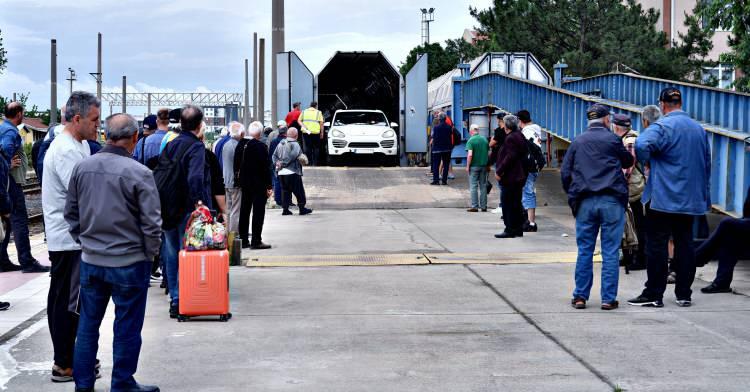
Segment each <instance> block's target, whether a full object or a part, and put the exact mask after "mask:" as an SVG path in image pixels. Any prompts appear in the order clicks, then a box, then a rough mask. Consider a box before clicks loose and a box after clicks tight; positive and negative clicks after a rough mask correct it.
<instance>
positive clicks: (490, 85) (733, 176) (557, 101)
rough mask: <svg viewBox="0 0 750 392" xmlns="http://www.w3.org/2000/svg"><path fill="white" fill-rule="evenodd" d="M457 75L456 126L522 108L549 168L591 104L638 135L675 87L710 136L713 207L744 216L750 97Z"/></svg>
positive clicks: (618, 82)
mask: <svg viewBox="0 0 750 392" xmlns="http://www.w3.org/2000/svg"><path fill="white" fill-rule="evenodd" d="M459 69H460V70H461V74H460V75H459V76H456V77H454V78H453V80H452V83H453V102H452V103H453V105H452V108H453V110H452V112H453V113H452V115H453V120H454V123H455V124H457V125H458V124H465V123H464V121H465V120H467V119H468V118H469V116H470V115H472V114H473V113H477V112H485V113H486V114H487V116H488V117H491V116H492V113H493V112H494V111H499V110H502V111H505V112H511V113H512V112H516V111H518V110H520V109H527V110H529V111H530V112H531V113H532V118H533V121H534V122H535V123H537V124H539V125H540V126H541V127H542V128H543V129H544V131H545V132H547V133H548V135H549V137H548V139H547V140H548V143H547V145H548V147H547V152H548V154H549V155H550V158H551V160H552V161H553V162H554V161H555V160H558V161H559V160H561V159H562V155H563V154H564V148H560V149H559V150H557V149H556V150H553V146H556V145H557V146H560V147H566V146H567V143H568V142H570V141H572V140H573V139H575V137H576V136H577V135H579V134H581V133H582V132H583V131H584V130H585V129H586V124H587V121H586V108H587V107H588V106H590V105H591V104H593V103H602V104H606V105H608V106H610V107H611V108H612V111H613V112H615V113H627V114H629V115H630V116H631V118H632V119H633V128H634V129H635V130H636V131H641V121H640V119H641V113H642V111H643V107H644V106H646V105H649V104H656V103H657V101H658V96H659V92H660V91H661V89H663V88H664V87H667V86H674V87H677V88H679V89H680V90H681V91H682V95H683V103H684V105H683V109H684V110H685V111H686V112H687V113H689V114H690V115H691V116H692V117H693V118H694V119H696V120H697V121H699V122H701V123H702V124H703V126H704V127H705V129H706V131H708V132H709V140H710V143H711V149H712V165H711V200H712V202H713V204H714V207H715V208H716V209H717V210H719V211H722V212H725V213H727V214H730V215H735V216H738V215H741V214H742V205H743V202H744V200H743V198H744V197H745V195H746V192H747V189H748V187H750V94H742V93H737V92H734V91H730V90H724V89H716V88H711V87H705V86H700V85H694V84H688V83H681V82H675V81H670V80H662V79H654V78H649V77H644V76H640V75H635V74H625V73H611V74H605V75H600V76H595V77H590V78H584V79H579V80H575V81H569V82H564V83H563V82H562V80H561V78H559V77H556V83H555V84H556V85H557V86H552V85H549V84H544V83H539V82H534V81H530V80H527V79H523V78H519V77H515V76H511V75H508V74H505V73H499V72H490V73H486V74H484V75H481V76H476V77H471V76H470V72H469V65H468V64H461V65H460V66H459ZM556 76H560V75H556ZM464 132H466V129H464ZM466 136H467V135H466V133H465V134H464V137H466Z"/></svg>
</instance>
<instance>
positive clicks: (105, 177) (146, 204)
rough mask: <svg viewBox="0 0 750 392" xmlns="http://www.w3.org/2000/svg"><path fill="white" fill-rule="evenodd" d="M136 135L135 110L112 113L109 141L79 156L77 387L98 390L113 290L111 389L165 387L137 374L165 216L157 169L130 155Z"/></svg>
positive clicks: (70, 213)
mask: <svg viewBox="0 0 750 392" xmlns="http://www.w3.org/2000/svg"><path fill="white" fill-rule="evenodd" d="M137 140H138V123H137V122H136V121H135V119H134V118H133V117H132V116H130V115H128V114H117V115H114V116H112V117H110V118H109V119H108V120H107V145H106V147H104V148H103V149H102V150H101V151H100V152H99V153H98V154H96V155H94V156H92V157H91V158H88V159H85V160H83V161H81V162H80V163H78V164H77V165H76V166H75V168H74V169H73V172H72V174H71V176H70V185H69V186H68V195H67V200H66V204H65V220H66V221H67V222H68V224H69V225H70V234H71V236H72V237H73V239H74V240H75V241H76V242H77V243H79V244H80V246H81V250H82V254H81V291H80V306H81V308H80V309H81V313H80V320H79V325H78V335H77V339H76V345H75V356H74V358H75V361H74V364H73V369H74V371H73V374H74V377H75V383H76V391H81V392H83V391H93V390H94V381H95V380H96V378H95V374H94V364H95V360H96V352H97V349H98V346H99V342H98V341H99V326H100V325H101V322H102V319H103V318H104V313H105V311H106V309H107V303H108V302H109V299H110V297H111V298H112V301H113V302H114V303H115V324H114V325H115V329H114V335H115V336H114V342H113V345H112V346H113V347H112V354H113V355H112V356H113V359H114V362H113V366H112V386H111V388H112V390H113V391H125V390H127V391H139V392H154V391H157V392H158V391H159V388H158V387H155V386H146V385H140V384H138V383H136V381H135V379H134V378H133V374H135V371H136V368H137V366H138V356H139V354H140V350H141V329H142V328H143V318H144V315H145V312H146V293H147V290H148V286H149V279H150V274H151V260H153V258H154V257H155V256H156V254H157V253H158V252H159V247H160V246H161V223H162V222H161V207H160V202H159V192H158V191H157V189H156V184H155V183H154V177H153V175H152V174H151V170H149V169H148V168H147V167H146V166H143V165H141V164H139V163H138V162H137V161H136V160H134V159H132V158H131V156H132V153H133V150H134V149H135V145H136V142H137ZM105 211H106V213H104V212H105Z"/></svg>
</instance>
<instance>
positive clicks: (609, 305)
mask: <svg viewBox="0 0 750 392" xmlns="http://www.w3.org/2000/svg"><path fill="white" fill-rule="evenodd" d="M619 306H620V303H619V302H617V301H612V302H602V310H615V309H617V308H618V307H619Z"/></svg>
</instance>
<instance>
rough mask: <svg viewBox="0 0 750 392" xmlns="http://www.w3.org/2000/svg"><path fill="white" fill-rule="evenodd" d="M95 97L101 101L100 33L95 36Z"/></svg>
mask: <svg viewBox="0 0 750 392" xmlns="http://www.w3.org/2000/svg"><path fill="white" fill-rule="evenodd" d="M96 97H97V98H99V101H100V102H101V100H102V33H99V34H98V36H97V50H96Z"/></svg>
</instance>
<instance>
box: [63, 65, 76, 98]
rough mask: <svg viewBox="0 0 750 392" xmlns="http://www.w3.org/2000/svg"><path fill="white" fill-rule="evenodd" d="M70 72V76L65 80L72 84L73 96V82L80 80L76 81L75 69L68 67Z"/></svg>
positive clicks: (71, 92)
mask: <svg viewBox="0 0 750 392" xmlns="http://www.w3.org/2000/svg"><path fill="white" fill-rule="evenodd" d="M68 72H70V76H68V78H67V79H65V80H67V81H68V82H70V95H73V82H75V81H76V80H78V79H76V71H75V70H74V69H73V68H70V67H68Z"/></svg>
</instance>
